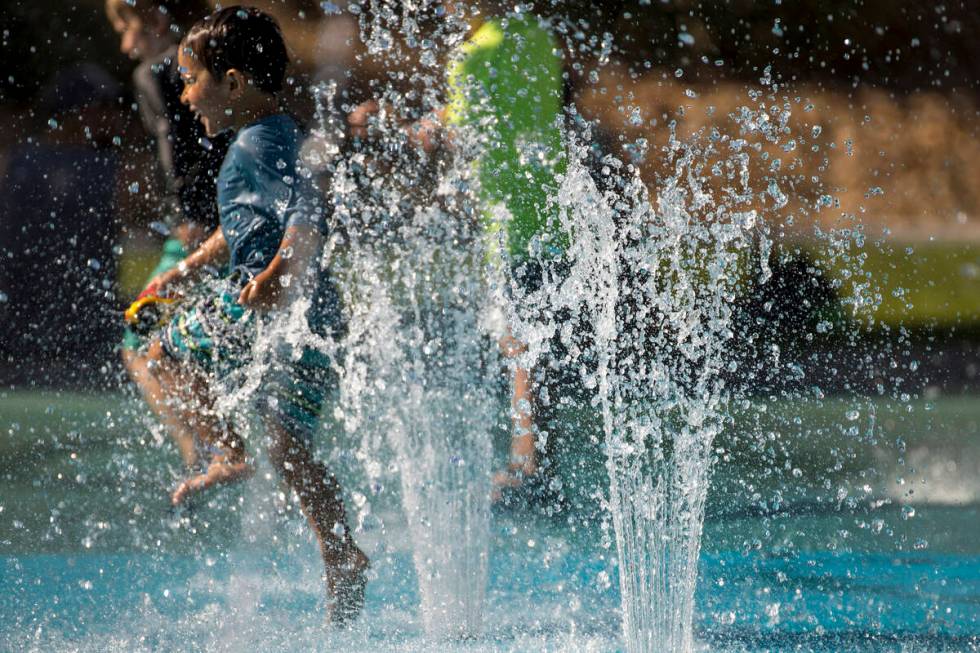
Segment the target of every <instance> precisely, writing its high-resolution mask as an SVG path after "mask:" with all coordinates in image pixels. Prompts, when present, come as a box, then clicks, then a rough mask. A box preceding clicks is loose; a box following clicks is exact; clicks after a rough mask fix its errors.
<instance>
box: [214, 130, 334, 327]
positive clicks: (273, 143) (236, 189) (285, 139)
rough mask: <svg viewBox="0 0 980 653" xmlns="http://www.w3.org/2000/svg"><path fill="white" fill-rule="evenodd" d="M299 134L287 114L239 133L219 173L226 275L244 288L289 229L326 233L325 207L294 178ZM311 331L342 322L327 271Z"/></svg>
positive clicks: (323, 274)
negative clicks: (304, 229) (225, 244)
mask: <svg viewBox="0 0 980 653" xmlns="http://www.w3.org/2000/svg"><path fill="white" fill-rule="evenodd" d="M302 136H303V133H302V131H301V130H300V128H299V125H297V124H296V122H295V121H294V120H293V119H292V118H291V117H289V116H287V115H285V114H276V115H272V116H267V117H265V118H262V119H260V120H257V121H255V122H253V123H252V124H250V125H248V126H246V127H244V128H243V129H241V130H240V131H239V132H238V134H237V136H236V137H235V140H234V141H232V143H231V145H230V146H229V147H228V154H227V155H226V156H225V160H224V163H222V165H221V171H220V173H219V174H218V213H219V216H220V219H221V230H222V232H223V234H224V237H225V241H226V242H227V243H228V250H229V254H230V261H229V272H230V273H231V275H232V276H233V278H237V280H238V283H239V284H240V285H241V286H244V285H245V284H246V283H247V282H248V281H249V279H251V278H252V277H254V276H255V275H257V274H259V273H260V272H262V271H263V270H265V269H266V268H267V267H268V266H269V264H270V263H271V262H272V259H273V258H275V256H276V253H277V252H278V251H279V247H280V245H281V244H282V239H283V236H284V235H285V234H286V229H288V228H289V227H300V226H312V227H314V228H316V229H318V230H319V231H320V233H321V234H323V235H324V236H326V235H327V220H326V207H325V205H324V202H323V201H322V200H321V198H320V196H319V194H318V193H317V192H316V191H315V189H314V188H313V186H312V184H311V183H310V182H309V181H308V180H307V179H304V178H303V177H301V176H300V175H299V174H297V169H296V167H297V165H296V164H297V161H298V158H299V149H300V145H301V144H302ZM308 318H309V320H310V326H311V327H312V328H314V330H317V331H319V330H321V329H320V328H318V327H323V326H325V325H333V326H337V325H339V323H340V303H339V297H338V295H337V292H336V289H335V287H334V286H333V284H332V283H331V282H330V280H329V278H328V274H327V272H326V271H322V272H321V274H320V275H319V278H318V281H317V284H316V288H315V290H314V303H313V306H312V307H311V311H310V313H309V314H308Z"/></svg>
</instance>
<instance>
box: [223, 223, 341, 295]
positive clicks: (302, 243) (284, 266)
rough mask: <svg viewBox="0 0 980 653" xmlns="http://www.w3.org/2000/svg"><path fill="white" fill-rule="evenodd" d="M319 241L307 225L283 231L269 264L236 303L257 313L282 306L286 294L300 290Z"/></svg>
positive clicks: (320, 238)
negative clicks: (280, 241) (283, 234)
mask: <svg viewBox="0 0 980 653" xmlns="http://www.w3.org/2000/svg"><path fill="white" fill-rule="evenodd" d="M322 238H323V237H322V236H321V235H320V232H319V230H317V228H316V227H315V226H314V225H311V224H301V225H294V226H290V227H287V228H286V234H285V236H283V239H282V243H281V244H280V245H279V251H278V252H276V255H275V257H274V258H273V259H272V262H271V263H269V266H268V267H267V268H266V269H265V270H263V271H262V272H260V273H259V274H257V275H255V278H253V279H252V280H251V281H249V282H248V284H246V285H245V287H244V288H242V292H241V294H240V295H239V296H238V303H239V304H241V305H242V306H248V307H249V308H253V309H257V310H269V309H273V308H280V307H282V306H284V305H285V304H286V299H287V293H288V294H293V293H294V292H295V291H296V290H297V289H298V288H300V287H302V286H303V282H304V281H305V279H306V276H307V271H308V270H309V266H310V263H311V262H312V261H314V259H315V256H316V255H317V252H319V251H320V244H321V242H322Z"/></svg>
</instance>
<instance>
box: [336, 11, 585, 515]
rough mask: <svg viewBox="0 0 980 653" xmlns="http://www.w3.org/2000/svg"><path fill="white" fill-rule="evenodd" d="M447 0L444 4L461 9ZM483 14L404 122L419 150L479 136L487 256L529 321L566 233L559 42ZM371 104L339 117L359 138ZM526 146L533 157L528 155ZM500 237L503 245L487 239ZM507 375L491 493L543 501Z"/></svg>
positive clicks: (510, 346) (528, 385) (540, 27)
mask: <svg viewBox="0 0 980 653" xmlns="http://www.w3.org/2000/svg"><path fill="white" fill-rule="evenodd" d="M484 4H485V5H486V7H483V6H481V5H480V4H479V3H478V6H480V7H481V9H488V10H501V9H503V8H504V7H503V5H498V3H494V2H487V3H484ZM454 5H455V3H447V4H446V5H445V6H446V7H447V9H449V10H450V11H462V10H463V7H462V6H459V7H455V6H454ZM486 13H488V14H491V15H490V16H488V17H487V19H486V20H485V21H484V22H482V24H479V25H476V26H474V30H473V33H472V35H471V36H470V37H469V38H468V39H467V40H466V41H465V42H464V43H463V44H462V45H461V46H460V47H459V48H458V50H457V51H456V52H454V53H453V54H452V55H451V57H450V66H449V69H448V71H447V73H448V75H447V76H448V86H449V89H448V91H449V92H448V95H449V103H448V105H447V106H446V107H445V108H444V109H443V110H442V111H441V112H439V115H438V116H437V118H436V119H424V120H421V121H419V122H417V123H415V124H414V125H412V127H411V128H410V129H409V130H408V134H409V139H410V140H411V141H412V142H414V143H415V144H416V145H417V146H419V147H422V148H424V149H425V150H427V151H428V150H433V149H435V148H436V147H438V146H439V144H440V143H444V142H447V139H446V138H444V137H443V135H444V134H443V130H444V127H450V128H457V129H459V128H466V129H471V130H475V131H476V132H477V133H478V134H479V136H480V139H481V143H482V144H484V145H485V148H484V151H483V152H482V153H481V155H480V157H479V158H478V160H477V162H476V167H477V171H478V176H479V181H480V197H479V199H480V201H481V203H482V204H483V209H484V211H483V214H484V218H483V226H484V230H485V232H486V235H487V241H488V246H489V249H490V253H491V257H492V258H493V260H494V262H495V263H497V264H499V265H501V266H502V267H503V271H504V274H505V276H506V277H507V278H508V290H509V291H510V292H509V295H510V299H511V302H512V304H513V307H514V309H515V310H516V311H517V312H518V314H520V315H521V318H522V319H523V320H525V321H528V322H533V321H535V320H538V319H540V316H538V315H534V314H528V313H530V312H531V311H528V310H526V306H525V305H526V304H527V303H528V301H527V300H528V299H529V296H530V295H531V294H532V293H535V292H537V291H539V290H540V289H541V287H542V286H543V284H544V282H545V281H546V280H548V279H549V278H553V277H555V276H556V275H559V274H560V271H561V268H562V264H561V258H562V252H563V250H564V248H565V246H566V244H567V238H568V237H567V235H566V234H564V233H562V232H561V230H560V229H559V226H558V219H557V215H556V214H555V211H553V210H550V209H549V205H548V204H549V203H548V198H549V195H551V196H554V194H555V193H556V192H557V190H558V184H557V181H556V176H557V175H558V174H561V173H562V172H564V168H565V162H564V158H563V156H562V152H563V149H562V142H561V133H560V132H559V127H558V125H557V120H558V118H559V116H560V115H561V108H562V101H563V94H564V88H563V80H562V61H561V55H560V50H559V47H558V42H557V41H556V40H555V37H554V36H553V35H552V33H551V31H550V29H549V26H548V24H547V23H546V22H545V21H544V20H542V19H540V18H538V17H537V16H535V15H533V14H530V13H527V10H526V9H525V10H523V12H522V13H512V14H510V15H508V16H507V17H506V18H498V17H493V16H492V13H493V12H492V11H487V12H486ZM377 110H378V104H377V103H376V102H374V101H369V102H366V103H364V104H362V105H361V106H360V107H358V108H357V109H355V110H354V111H353V112H352V113H351V115H350V116H349V118H348V121H349V123H350V125H351V127H352V130H351V132H352V134H353V135H355V136H362V137H363V136H364V135H365V133H366V130H365V127H366V125H367V121H368V116H369V115H370V114H371V113H373V112H375V111H377ZM527 151H533V152H534V155H533V156H528V155H527V154H526V152H527ZM495 207H505V208H506V209H507V211H506V212H507V213H509V214H510V220H509V221H508V222H507V224H506V225H503V224H501V222H500V220H499V218H496V217H495V216H496V215H498V213H497V212H495V211H494V208H495ZM501 230H504V233H503V234H501V233H500V232H501ZM501 236H502V238H501ZM501 240H502V241H503V244H504V247H503V248H500V247H497V246H496V244H497V242H499V241H501ZM498 250H502V251H498ZM499 342H500V348H501V350H502V351H503V353H504V355H505V356H507V357H508V358H518V357H519V356H520V355H521V354H523V353H524V352H525V351H526V349H527V347H526V345H525V344H524V343H522V342H520V341H519V340H518V339H516V338H515V337H514V336H513V335H512V334H510V333H507V334H505V335H504V336H503V337H501V338H500V341H499ZM512 381H513V383H512V394H511V407H512V415H513V434H512V439H511V461H510V464H509V466H508V468H507V470H506V471H503V472H501V473H498V474H497V475H496V476H495V478H494V485H495V487H496V491H495V493H494V496H495V498H500V497H501V496H502V495H503V496H508V497H511V496H514V497H515V498H516V496H515V495H516V494H520V493H524V494H527V495H528V497H527V498H532V497H533V498H539V499H542V500H543V499H545V498H546V497H545V496H544V491H543V488H544V487H546V484H545V483H543V479H542V476H541V474H540V472H539V469H538V457H537V449H536V444H535V432H534V428H535V424H534V402H533V392H532V389H533V383H532V370H530V369H527V368H526V367H524V366H522V365H521V364H520V363H515V365H514V375H513V379H512ZM515 491H517V492H515Z"/></svg>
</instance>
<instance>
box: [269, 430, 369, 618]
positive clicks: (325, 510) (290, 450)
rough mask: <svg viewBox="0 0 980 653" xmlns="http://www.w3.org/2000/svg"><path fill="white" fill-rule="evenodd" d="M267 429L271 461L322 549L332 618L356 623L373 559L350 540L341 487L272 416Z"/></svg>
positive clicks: (300, 440)
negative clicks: (367, 573)
mask: <svg viewBox="0 0 980 653" xmlns="http://www.w3.org/2000/svg"><path fill="white" fill-rule="evenodd" d="M267 429H268V435H269V437H270V438H271V446H270V447H269V458H270V459H271V460H272V463H273V465H275V467H276V470H278V472H279V474H280V475H281V476H282V478H283V479H285V481H286V482H287V483H288V484H289V487H290V488H292V489H293V490H294V491H295V492H296V495H297V496H298V497H299V503H300V507H301V508H302V509H303V514H305V515H306V517H307V519H308V520H309V522H310V526H311V527H312V528H313V533H314V535H316V539H317V543H318V544H319V545H320V554H321V555H322V557H323V565H324V567H325V569H326V581H327V593H328V596H329V599H330V604H331V605H330V619H331V621H332V622H333V623H335V624H337V625H343V624H345V623H347V622H349V621H351V620H352V619H354V618H355V617H356V616H357V614H358V613H359V612H360V610H361V607H362V606H363V604H364V586H365V584H366V580H367V579H366V578H365V571H366V570H367V567H368V559H367V556H366V555H365V554H364V552H363V551H361V549H360V548H358V546H357V544H355V543H354V539H353V538H352V537H351V534H350V527H349V526H348V524H347V514H346V510H345V509H344V501H343V497H342V490H341V488H340V484H339V483H338V482H337V479H336V477H334V475H333V474H331V473H330V472H329V470H327V467H326V466H325V465H324V464H323V463H321V462H319V461H318V460H316V459H314V458H313V454H312V453H311V452H310V450H309V448H308V447H307V446H306V444H305V443H304V442H303V440H302V439H300V438H297V437H295V436H293V435H292V434H291V433H290V432H289V429H287V428H286V427H285V425H284V424H282V423H281V422H279V421H278V420H276V419H274V418H269V419H267Z"/></svg>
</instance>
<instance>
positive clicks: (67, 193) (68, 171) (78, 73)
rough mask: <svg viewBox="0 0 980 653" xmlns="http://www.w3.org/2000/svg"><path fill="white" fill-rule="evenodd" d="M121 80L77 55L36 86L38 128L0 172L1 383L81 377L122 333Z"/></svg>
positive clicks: (87, 378)
mask: <svg viewBox="0 0 980 653" xmlns="http://www.w3.org/2000/svg"><path fill="white" fill-rule="evenodd" d="M121 92H122V90H121V88H120V87H119V85H118V83H117V82H116V81H115V80H114V79H113V78H112V77H111V76H110V75H109V74H108V73H107V72H106V71H105V70H103V69H102V68H100V67H99V66H97V65H96V64H92V63H80V64H76V65H74V66H71V67H69V68H66V69H64V70H62V71H60V72H58V73H57V74H56V75H55V76H54V78H53V79H52V80H51V81H50V82H49V83H48V85H47V86H46V87H45V88H44V89H43V91H42V93H41V103H40V113H41V115H42V116H43V117H44V118H45V119H48V122H47V125H45V126H44V127H43V128H41V129H39V130H38V131H39V132H40V133H37V134H35V135H33V136H26V137H25V138H24V139H22V140H21V141H20V144H19V145H18V146H16V147H15V148H14V149H13V150H12V151H11V152H10V155H9V159H8V164H7V169H6V174H5V175H4V177H3V178H2V179H0V382H2V383H3V384H5V385H7V384H15V383H16V384H29V385H48V384H58V385H62V384H78V383H82V382H91V381H93V380H95V378H96V377H98V376H99V375H100V374H101V371H102V370H103V369H104V366H105V364H106V361H108V360H109V358H110V356H111V355H112V349H113V347H114V346H115V344H116V342H117V341H118V338H119V335H120V328H119V318H118V317H117V316H116V315H115V296H114V294H113V285H114V280H115V276H116V265H115V260H114V256H113V251H112V247H113V244H114V242H115V236H116V222H115V219H114V215H113V195H114V191H115V189H116V169H117V156H116V153H115V151H114V149H113V148H112V147H111V146H112V142H111V138H112V136H111V134H112V132H113V131H114V129H116V128H118V124H119V122H120V121H122V120H123V119H124V115H123V111H122V104H121V102H120V94H121Z"/></svg>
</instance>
